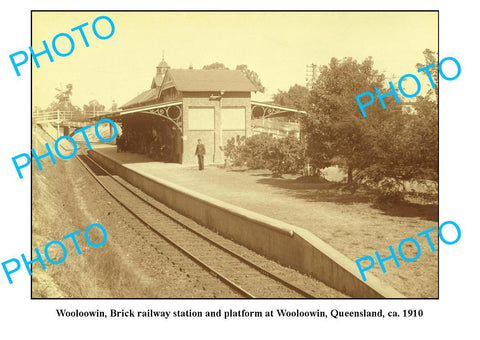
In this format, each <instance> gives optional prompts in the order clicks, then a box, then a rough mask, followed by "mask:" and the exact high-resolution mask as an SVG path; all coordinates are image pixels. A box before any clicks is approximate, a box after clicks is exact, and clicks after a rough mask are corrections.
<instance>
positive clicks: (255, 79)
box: [235, 64, 265, 93]
mask: <svg viewBox="0 0 480 340" xmlns="http://www.w3.org/2000/svg"><path fill="white" fill-rule="evenodd" d="M235 70H238V71H241V72H242V73H243V74H244V75H245V76H246V77H247V78H248V79H250V81H251V82H252V83H253V85H255V87H256V88H257V90H258V91H259V92H262V93H263V92H265V86H263V85H262V81H261V80H260V77H259V76H258V74H257V72H255V71H252V70H250V69H248V66H247V65H244V64H242V65H237V67H236V68H235Z"/></svg>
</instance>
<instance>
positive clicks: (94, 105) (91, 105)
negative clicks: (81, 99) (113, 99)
mask: <svg viewBox="0 0 480 340" xmlns="http://www.w3.org/2000/svg"><path fill="white" fill-rule="evenodd" d="M83 111H84V112H85V113H86V114H87V115H91V116H96V115H97V114H98V112H104V111H105V105H102V104H100V103H99V102H98V100H96V99H93V100H90V101H89V102H88V105H83Z"/></svg>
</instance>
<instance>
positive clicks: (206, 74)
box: [165, 69, 258, 92]
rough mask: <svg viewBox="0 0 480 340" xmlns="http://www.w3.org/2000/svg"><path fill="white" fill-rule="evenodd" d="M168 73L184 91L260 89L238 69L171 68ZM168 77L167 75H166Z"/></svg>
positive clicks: (247, 90) (177, 87)
mask: <svg viewBox="0 0 480 340" xmlns="http://www.w3.org/2000/svg"><path fill="white" fill-rule="evenodd" d="M167 75H169V76H170V78H171V79H172V80H173V83H174V86H175V88H176V89H177V91H183V92H207V91H225V92H251V91H258V90H257V88H256V87H255V85H253V83H252V82H251V81H250V80H249V79H248V78H247V77H246V76H245V75H244V74H243V73H242V72H241V71H237V70H190V69H189V70H181V69H171V70H168V71H167ZM165 78H166V77H165Z"/></svg>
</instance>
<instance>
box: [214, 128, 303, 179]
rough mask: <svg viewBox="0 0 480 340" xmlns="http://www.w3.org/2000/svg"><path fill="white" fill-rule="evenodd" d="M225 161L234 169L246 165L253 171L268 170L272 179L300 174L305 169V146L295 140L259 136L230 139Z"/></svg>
mask: <svg viewBox="0 0 480 340" xmlns="http://www.w3.org/2000/svg"><path fill="white" fill-rule="evenodd" d="M223 151H224V154H225V157H227V158H228V159H229V162H230V163H231V164H232V165H235V166H243V165H246V166H247V167H248V168H250V169H268V170H270V171H272V176H274V177H281V176H282V175H283V174H297V173H298V172H299V171H300V169H302V167H303V164H304V160H303V146H302V145H301V142H300V141H299V140H298V139H297V138H295V137H293V136H288V137H286V138H274V137H273V136H270V135H268V134H257V135H253V136H251V137H249V138H245V137H238V136H237V138H231V139H230V140H228V141H227V145H226V146H225V147H224V149H223Z"/></svg>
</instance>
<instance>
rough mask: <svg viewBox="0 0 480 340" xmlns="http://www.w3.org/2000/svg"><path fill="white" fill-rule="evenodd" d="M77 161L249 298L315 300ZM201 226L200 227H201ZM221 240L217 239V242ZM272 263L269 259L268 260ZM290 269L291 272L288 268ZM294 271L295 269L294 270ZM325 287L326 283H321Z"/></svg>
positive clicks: (142, 219) (86, 160)
mask: <svg viewBox="0 0 480 340" xmlns="http://www.w3.org/2000/svg"><path fill="white" fill-rule="evenodd" d="M77 159H78V160H79V161H80V163H81V164H82V165H83V166H84V167H85V168H86V169H87V171H88V172H89V173H90V174H91V175H92V176H93V177H94V178H95V180H96V181H97V182H98V183H99V184H100V185H101V186H102V187H103V189H105V190H106V191H107V192H108V193H109V194H110V195H111V196H112V197H113V198H114V199H115V200H116V201H117V202H118V203H120V204H121V205H122V206H123V207H124V208H125V209H126V210H128V211H129V212H130V213H131V214H132V215H133V216H134V217H135V218H136V219H137V220H138V221H139V224H141V225H143V228H144V229H145V228H146V229H148V230H150V231H151V232H153V233H154V234H155V235H156V236H159V237H160V238H162V239H163V240H164V241H166V242H168V243H169V244H170V245H172V246H173V247H175V248H176V249H178V250H179V251H180V252H182V253H183V254H184V255H186V256H187V257H189V258H190V259H191V260H193V261H194V262H195V263H197V264H198V265H199V266H201V267H202V268H204V269H205V270H206V271H208V272H209V273H210V274H212V275H213V276H215V277H217V278H218V279H219V280H221V281H222V282H223V283H224V284H226V285H228V286H229V287H230V288H231V289H233V290H235V291H236V292H237V293H238V294H240V295H241V296H244V297H247V298H315V297H316V296H315V295H313V294H312V292H310V291H308V290H307V289H306V288H305V287H299V286H298V285H296V284H294V283H291V282H289V281H287V280H285V279H284V278H282V277H281V276H283V277H289V274H285V275H283V274H282V273H281V272H280V273H279V272H278V271H276V272H275V273H273V272H271V271H269V270H267V269H265V268H264V266H262V265H261V264H258V263H255V262H254V261H252V260H251V259H248V258H246V257H245V256H243V255H242V254H240V252H238V251H235V250H232V249H231V248H230V247H227V246H225V242H219V241H218V238H221V237H220V236H218V235H217V234H215V235H216V237H215V236H213V235H212V234H213V232H211V231H207V230H202V228H198V227H195V225H196V223H195V222H193V221H191V220H189V219H187V218H185V217H181V218H180V217H179V216H175V214H174V213H172V212H171V211H169V209H168V208H166V207H164V206H163V205H162V204H161V203H159V202H157V201H156V200H154V199H153V198H151V197H150V196H148V195H146V194H145V193H143V192H141V191H139V190H138V189H137V188H135V187H133V186H132V185H131V184H129V183H128V182H126V181H124V180H123V179H121V178H120V177H118V176H115V175H112V174H110V173H109V172H108V171H107V170H105V169H104V168H103V167H101V166H100V165H99V164H98V163H96V162H95V161H94V160H93V159H91V158H90V157H89V156H87V155H79V156H78V157H77ZM197 226H198V225H197ZM215 239H217V240H215ZM265 261H269V260H265ZM285 270H288V269H285ZM290 271H291V270H290ZM319 284H321V285H323V284H322V283H319Z"/></svg>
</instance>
